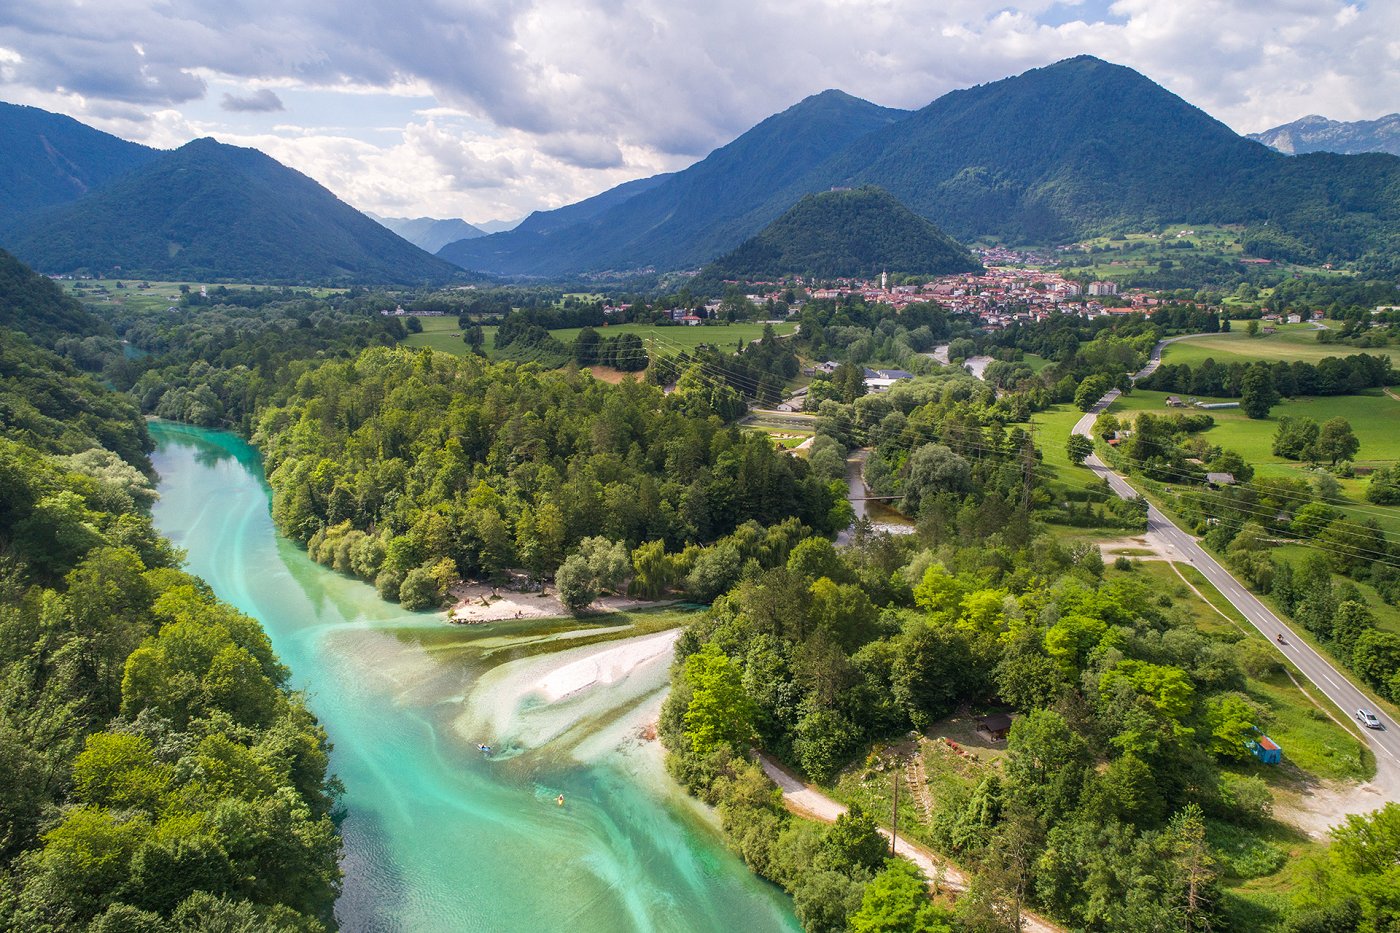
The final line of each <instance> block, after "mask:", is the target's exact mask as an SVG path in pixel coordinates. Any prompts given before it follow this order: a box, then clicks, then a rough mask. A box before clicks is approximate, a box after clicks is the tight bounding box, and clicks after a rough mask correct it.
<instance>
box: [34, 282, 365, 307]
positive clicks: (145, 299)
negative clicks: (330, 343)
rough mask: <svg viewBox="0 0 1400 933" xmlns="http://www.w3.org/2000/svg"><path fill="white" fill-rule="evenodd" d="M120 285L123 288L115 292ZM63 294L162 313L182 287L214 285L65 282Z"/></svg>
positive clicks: (321, 292)
mask: <svg viewBox="0 0 1400 933" xmlns="http://www.w3.org/2000/svg"><path fill="white" fill-rule="evenodd" d="M118 281H120V282H121V283H122V285H123V286H124V287H123V288H117V282H118ZM59 284H60V285H62V286H63V290H64V291H65V292H67V293H68V294H70V295H72V296H73V297H74V298H77V299H78V300H79V301H81V302H83V303H84V304H90V305H97V306H102V305H109V306H121V307H123V308H126V309H128V310H131V311H164V310H165V309H166V308H168V307H170V306H171V305H175V304H178V303H179V301H180V297H181V295H183V294H184V293H183V292H181V291H180V287H181V286H188V287H189V290H190V291H191V292H193V293H195V294H196V295H198V294H199V290H200V288H201V287H204V288H208V289H209V290H210V291H211V292H212V291H213V290H214V289H215V288H217V287H218V286H217V285H211V284H209V283H208V282H145V283H144V284H146V285H149V286H150V287H149V288H140V287H138V286H139V285H141V284H143V283H142V282H141V280H139V279H120V280H117V279H101V280H90V279H83V280H78V281H68V280H64V281H61V282H60V283H59ZM264 287H268V286H259V285H229V286H228V288H229V289H249V288H264ZM297 291H304V292H310V293H311V294H312V295H315V296H316V297H317V298H325V297H326V296H328V295H333V294H335V293H336V292H339V291H344V289H335V288H309V289H301V288H299V289H297Z"/></svg>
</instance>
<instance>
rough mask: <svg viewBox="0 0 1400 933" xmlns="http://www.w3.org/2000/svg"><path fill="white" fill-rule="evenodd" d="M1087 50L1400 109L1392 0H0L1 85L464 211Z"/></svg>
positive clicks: (1318, 107) (1362, 109)
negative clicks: (833, 105)
mask: <svg viewBox="0 0 1400 933" xmlns="http://www.w3.org/2000/svg"><path fill="white" fill-rule="evenodd" d="M1081 53H1090V54H1094V55H1098V56H1099V57H1101V58H1105V59H1108V60H1110V61H1115V62H1119V63H1121V64H1125V65H1129V66H1131V67H1134V68H1136V69H1138V70H1139V71H1141V72H1143V73H1144V74H1146V75H1148V76H1149V77H1151V78H1153V79H1154V80H1156V81H1158V82H1160V83H1161V84H1163V85H1165V86H1166V87H1168V88H1169V89H1171V90H1172V91H1174V92H1176V93H1177V94H1180V95H1181V96H1183V97H1185V98H1186V99H1187V100H1189V101H1191V102H1192V103H1194V104H1196V105H1198V106H1200V107H1202V108H1203V109H1205V110H1206V111H1207V112H1208V113H1210V114H1212V115H1214V116H1216V117H1217V118H1219V119H1221V120H1223V121H1224V122H1226V123H1227V124H1229V125H1230V126H1232V127H1234V128H1235V129H1236V130H1238V131H1240V132H1254V131H1258V130H1262V129H1266V128H1268V127H1271V126H1274V125H1276V124H1279V123H1284V122H1288V121H1290V120H1293V119H1296V118H1297V117H1300V116H1302V115H1304V114H1307V113H1321V114H1323V115H1325V116H1329V117H1332V118H1334V119H1343V120H1355V119H1363V118H1372V117H1376V116H1380V115H1382V114H1384V113H1388V112H1391V111H1394V110H1397V109H1400V2H1396V0H1365V2H1363V0H1352V2H1346V0H1115V2H1110V0H1023V2H1017V0H1009V2H1008V0H1003V2H995V0H767V2H762V0H760V2H755V0H397V2H385V0H353V2H352V0H341V2H338V3H332V2H326V0H40V2H10V3H3V4H0V99H4V100H7V101H11V102H14V103H24V104H32V105H35V106H38V107H43V108H45V109H48V110H55V111H59V112H62V113H67V114H70V115H72V116H74V117H76V118H78V119H80V120H82V121H84V122H87V123H90V124H92V125H94V126H97V127H100V128H101V129H104V130H107V131H108V132H112V133H116V134H117V135H119V136H123V137H125V138H128V139H133V140H137V141H140V142H144V143H147V144H149V145H153V146H160V147H172V146H177V145H180V144H182V143H184V142H187V141H188V140H190V139H193V138H195V137H199V136H214V137H215V138H217V139H220V140H222V141H224V142H229V143H235V144H240V145H249V146H256V147H257V148H259V149H262V150H264V151H265V152H267V153H269V154H271V155H272V156H274V157H276V158H277V159H280V160H281V161H283V162H285V163H287V164H289V165H292V166H293V167H295V168H297V169H300V170H301V171H303V172H305V173H307V174H308V175H311V176H312V177H313V178H315V179H317V180H318V181H320V182H321V183H323V184H325V185H326V186H327V187H329V188H330V189H331V190H333V191H334V192H335V193H336V194H338V195H340V196H341V197H342V198H344V199H345V200H347V201H349V202H350V203H352V204H354V205H356V206H357V207H360V208H363V209H367V210H371V211H375V212H378V213H381V214H388V215H399V216H421V215H428V216H436V217H454V216H455V217H464V218H466V219H468V220H471V221H474V222H481V221H486V220H490V219H493V218H517V217H519V216H521V215H523V214H525V213H528V212H529V211H531V210H534V209H537V208H548V207H557V206H559V205H561V204H565V203H569V202H572V201H575V200H578V199H579V198H581V197H586V196H588V195H591V194H594V193H597V192H598V191H601V190H604V189H606V188H608V187H611V186H612V185H615V184H617V183H619V182H622V181H626V180H627V179H630V178H637V177H641V176H645V175H651V174H655V173H656V172H661V171H669V170H673V169H677V168H682V167H684V166H686V165H688V164H690V163H691V162H693V161H695V160H696V159H698V158H700V157H703V156H704V154H705V153H706V152H708V151H709V150H711V149H713V148H714V147H715V146H717V145H721V144H723V143H725V142H727V141H728V140H730V139H732V138H733V137H734V136H736V135H738V134H739V133H741V132H743V131H744V130H745V129H747V128H748V127H750V126H752V125H753V124H754V123H756V122H758V121H759V120H761V119H763V118H764V117H766V116H768V115H769V114H772V113H774V112H776V111H779V110H782V109H784V108H785V107H788V106H790V105H791V104H793V103H795V102H796V101H798V100H800V99H802V98H803V97H805V96H807V95H809V94H813V93H816V92H818V91H821V90H823V89H825V88H828V87H838V88H841V89H843V90H845V91H848V92H850V93H852V94H855V95H857V96H860V97H865V98H867V99H869V100H873V101H875V102H877V103H880V104H885V105H887V106H893V107H908V108H913V107H919V106H922V105H924V104H926V103H928V102H929V101H930V100H932V99H934V98H935V97H937V96H939V95H940V94H943V93H944V92H946V91H949V90H952V89H955V88H959V87H966V86H968V85H972V84H978V83H982V82H986V81H992V80H996V79H998V78H1002V77H1005V76H1007V75H1011V74H1016V73H1018V72H1021V71H1024V70H1025V69H1027V68H1032V67H1036V66H1039V65H1045V64H1048V63H1050V62H1053V61H1056V60H1058V59H1061V58H1067V57H1070V56H1072V55H1077V54H1081Z"/></svg>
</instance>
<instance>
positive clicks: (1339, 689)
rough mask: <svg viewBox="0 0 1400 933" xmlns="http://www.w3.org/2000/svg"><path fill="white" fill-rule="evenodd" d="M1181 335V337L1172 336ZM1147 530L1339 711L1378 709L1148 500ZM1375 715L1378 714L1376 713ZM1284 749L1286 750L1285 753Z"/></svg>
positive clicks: (1120, 486) (1398, 772) (1380, 777)
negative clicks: (1224, 600)
mask: <svg viewBox="0 0 1400 933" xmlns="http://www.w3.org/2000/svg"><path fill="white" fill-rule="evenodd" d="M1173 339H1174V340H1175V339H1181V338H1173ZM1171 342H1172V340H1164V341H1162V342H1161V343H1158V344H1157V346H1156V347H1154V348H1153V350H1152V357H1151V359H1150V360H1149V361H1148V364H1147V365H1146V366H1144V367H1143V368H1142V370H1141V371H1140V372H1138V373H1137V375H1135V376H1134V377H1133V378H1134V379H1135V380H1136V379H1142V378H1144V377H1146V376H1148V375H1150V374H1151V373H1152V371H1153V370H1155V369H1156V368H1157V367H1158V365H1160V363H1161V360H1162V350H1163V348H1164V347H1165V346H1166V344H1168V343H1171ZM1120 394H1121V393H1119V391H1118V390H1117V389H1114V390H1113V391H1111V392H1109V393H1108V394H1107V395H1105V396H1104V397H1103V398H1101V399H1099V401H1098V403H1097V404H1096V405H1095V406H1094V407H1093V408H1091V409H1090V410H1089V411H1088V412H1087V413H1086V414H1085V415H1084V417H1083V418H1080V419H1079V422H1078V423H1077V424H1075V426H1074V433H1075V434H1082V435H1084V436H1085V437H1089V436H1090V432H1091V431H1092V429H1093V426H1094V419H1095V418H1097V417H1098V416H1099V413H1100V412H1102V411H1103V410H1104V409H1105V408H1107V407H1108V406H1109V405H1111V404H1113V401H1114V399H1116V398H1118V396H1119V395H1120ZM1085 465H1086V466H1088V467H1089V468H1090V469H1091V470H1093V471H1094V472H1095V473H1097V474H1098V475H1099V476H1102V477H1103V478H1105V479H1106V480H1108V485H1109V486H1110V487H1111V488H1112V489H1113V491H1114V492H1115V493H1117V494H1118V495H1119V496H1120V497H1122V498H1124V499H1128V498H1132V497H1133V496H1135V495H1137V491H1136V490H1135V489H1133V487H1132V486H1131V485H1129V484H1128V481H1127V480H1125V479H1124V478H1123V477H1121V476H1119V475H1118V474H1117V473H1115V472H1113V471H1112V470H1110V469H1109V468H1108V467H1107V466H1106V465H1104V463H1103V461H1102V460H1100V459H1099V458H1098V455H1097V454H1090V455H1089V458H1088V459H1087V460H1085ZM1147 531H1148V534H1150V535H1155V536H1156V537H1157V539H1158V540H1159V541H1161V542H1162V544H1163V545H1164V548H1165V550H1166V551H1167V553H1169V554H1173V555H1175V556H1176V559H1178V560H1182V561H1185V562H1187V563H1189V564H1191V566H1193V567H1195V568H1196V569H1197V570H1199V571H1200V572H1201V574H1202V576H1204V577H1205V578H1206V579H1207V580H1209V581H1210V582H1211V584H1212V585H1213V586H1214V587H1215V588H1216V589H1217V590H1219V591H1220V592H1221V594H1222V595H1223V596H1224V597H1225V598H1226V599H1228V600H1229V601H1230V604H1231V605H1233V606H1234V607H1235V608H1236V609H1238V610H1239V611H1240V613H1241V614H1242V615H1243V616H1244V617H1245V618H1246V619H1248V620H1249V622H1250V624H1251V625H1253V626H1254V627H1255V628H1257V629H1258V630H1259V631H1260V632H1262V633H1263V634H1264V635H1265V636H1266V637H1267V638H1268V639H1269V641H1270V642H1271V643H1273V645H1274V647H1275V648H1276V649H1277V650H1279V651H1280V652H1282V653H1283V656H1284V657H1286V658H1287V659H1288V660H1290V661H1292V662H1293V663H1294V664H1295V665H1296V666H1297V668H1298V670H1299V671H1301V672H1302V673H1303V675H1304V676H1306V677H1307V678H1308V680H1310V681H1311V682H1312V683H1313V685H1314V686H1315V687H1317V689H1318V690H1319V691H1321V692H1322V694H1323V695H1324V696H1326V697H1327V699H1329V700H1331V701H1332V702H1333V703H1334V704H1336V706H1337V708H1338V709H1339V710H1341V712H1342V715H1343V716H1345V717H1347V718H1348V719H1352V720H1353V721H1355V720H1354V717H1355V715H1356V710H1357V709H1358V708H1364V709H1369V710H1371V711H1372V712H1376V705H1375V704H1374V703H1373V702H1371V700H1370V699H1369V698H1368V697H1367V696H1366V695H1365V694H1364V693H1363V692H1362V691H1361V689H1360V688H1359V687H1357V686H1356V684H1355V683H1353V682H1352V681H1351V679H1350V678H1349V677H1348V676H1347V675H1346V674H1344V673H1342V672H1341V671H1339V670H1338V669H1337V668H1336V667H1335V666H1333V664H1332V663H1331V662H1330V661H1329V660H1327V659H1326V658H1324V657H1323V656H1322V655H1321V654H1319V653H1318V652H1317V651H1316V650H1314V649H1313V648H1312V646H1310V645H1308V644H1307V643H1306V642H1305V641H1303V639H1301V638H1299V637H1298V635H1297V634H1296V633H1295V632H1294V631H1293V629H1292V628H1291V627H1289V626H1288V625H1287V624H1286V623H1285V622H1284V621H1283V620H1282V619H1280V618H1279V617H1278V616H1276V615H1274V613H1273V612H1272V611H1270V609H1269V608H1268V607H1267V606H1265V605H1264V604H1263V603H1262V602H1260V601H1259V600H1258V599H1257V598H1256V597H1255V596H1254V594H1252V593H1250V592H1249V590H1247V589H1246V588H1245V587H1244V586H1243V584H1241V583H1240V582H1239V581H1238V580H1236V579H1235V577H1234V576H1233V575H1232V574H1231V573H1230V571H1228V570H1226V569H1225V567H1224V566H1223V565H1222V564H1221V563H1220V562H1219V561H1217V560H1216V559H1215V558H1214V557H1211V556H1210V554H1208V553H1206V551H1205V550H1204V549H1203V548H1202V547H1201V546H1200V545H1199V544H1197V543H1196V539H1195V538H1194V537H1193V536H1191V535H1189V534H1187V533H1186V532H1184V531H1182V530H1181V529H1180V528H1178V527H1177V526H1176V525H1175V523H1173V522H1172V520H1171V519H1169V518H1167V517H1166V516H1165V515H1163V514H1162V513H1161V512H1160V511H1159V510H1158V509H1157V507H1156V506H1153V505H1149V506H1148V509H1147ZM1280 634H1281V635H1282V636H1283V643H1282V644H1280V643H1279V642H1278V641H1277V636H1279V635H1280ZM1377 715H1378V716H1379V715H1380V714H1379V713H1377ZM1381 722H1382V723H1383V724H1384V726H1385V728H1382V729H1362V730H1361V731H1362V732H1363V733H1365V735H1366V739H1367V742H1368V743H1369V744H1370V746H1371V750H1372V751H1373V752H1374V753H1375V756H1376V784H1377V785H1379V786H1380V787H1381V788H1383V789H1384V791H1385V796H1386V798H1387V799H1389V800H1397V799H1400V728H1397V727H1396V724H1395V723H1392V722H1389V721H1388V719H1387V717H1385V716H1381ZM1287 753H1288V750H1287V749H1284V754H1287Z"/></svg>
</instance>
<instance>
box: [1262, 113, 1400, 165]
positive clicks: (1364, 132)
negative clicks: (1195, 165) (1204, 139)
mask: <svg viewBox="0 0 1400 933" xmlns="http://www.w3.org/2000/svg"><path fill="white" fill-rule="evenodd" d="M1249 138H1250V139H1257V140H1258V141H1259V142H1261V143H1263V144H1264V145H1266V146H1268V147H1269V148H1271V149H1277V150H1278V151H1279V152H1283V153H1287V154H1288V155H1301V154H1302V153H1305V152H1337V153H1341V154H1343V155H1355V154H1357V153H1360V152H1388V153H1390V154H1391V155H1400V113H1391V114H1386V115H1385V116H1383V117H1380V118H1378V119H1375V120H1357V121H1355V122H1352V123H1344V122H1342V121H1339V120H1329V119H1327V118H1326V117H1320V116H1318V115H1317V114H1315V113H1314V114H1309V115H1308V116H1306V117H1303V118H1302V119H1301V120H1294V121H1293V122H1292V123H1285V124H1283V125H1282V126H1276V127H1274V128H1273V129H1271V130H1265V131H1264V132H1262V133H1250V134H1249Z"/></svg>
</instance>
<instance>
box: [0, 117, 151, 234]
mask: <svg viewBox="0 0 1400 933" xmlns="http://www.w3.org/2000/svg"><path fill="white" fill-rule="evenodd" d="M159 154H160V153H159V151H158V150H155V149H149V148H147V147H146V146H141V145H138V144H137V143H132V142H127V141H126V140H124V139H118V138H117V137H115V136H112V135H109V134H107V133H103V132H102V131H100V130H95V129H93V128H92V127H90V126H87V125H85V124H82V123H79V122H78V121H77V120H74V119H73V118H71V117H65V116H63V115H62V114H57V113H49V112H48V111H47V110H39V109H38V108H36V107H21V106H18V105H16V104H7V103H3V102H0V227H3V226H5V225H6V224H8V223H10V222H11V221H12V220H13V219H14V218H16V217H18V216H20V215H21V214H25V213H28V212H30V211H35V210H39V209H41V208H45V207H52V206H53V205H56V204H66V203H67V202H69V201H74V200H77V199H78V198H80V197H82V196H83V195H85V194H87V193H88V192H89V191H91V190H92V189H94V188H97V187H99V186H101V185H103V184H105V183H106V182H108V181H110V180H111V179H113V178H115V177H117V176H119V175H122V174H124V173H126V172H129V171H131V170H132V169H133V168H135V167H136V166H138V165H142V164H144V163H146V162H149V161H150V160H152V159H154V158H155V157H156V156H158V155H159Z"/></svg>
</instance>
